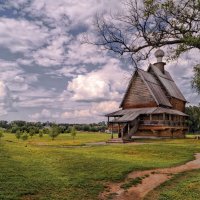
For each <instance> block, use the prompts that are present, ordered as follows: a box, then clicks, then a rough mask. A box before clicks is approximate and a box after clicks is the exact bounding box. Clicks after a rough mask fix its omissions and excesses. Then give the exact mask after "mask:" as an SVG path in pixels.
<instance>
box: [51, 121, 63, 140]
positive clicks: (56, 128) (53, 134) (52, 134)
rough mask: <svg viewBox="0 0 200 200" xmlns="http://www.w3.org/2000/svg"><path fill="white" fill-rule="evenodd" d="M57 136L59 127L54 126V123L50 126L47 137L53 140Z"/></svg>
mask: <svg viewBox="0 0 200 200" xmlns="http://www.w3.org/2000/svg"><path fill="white" fill-rule="evenodd" d="M59 134H60V130H59V126H58V125H56V124H55V123H54V124H52V126H51V130H50V132H49V136H50V137H51V139H52V140H54V139H55V138H56V137H57V136H58V135H59Z"/></svg>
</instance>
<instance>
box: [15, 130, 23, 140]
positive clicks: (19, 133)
mask: <svg viewBox="0 0 200 200" xmlns="http://www.w3.org/2000/svg"><path fill="white" fill-rule="evenodd" d="M21 135H22V134H21V132H20V131H19V130H18V131H17V132H16V133H15V137H16V138H17V139H18V140H19V139H20V137H21Z"/></svg>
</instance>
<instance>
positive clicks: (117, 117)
mask: <svg viewBox="0 0 200 200" xmlns="http://www.w3.org/2000/svg"><path fill="white" fill-rule="evenodd" d="M155 56H156V58H157V63H155V64H150V66H149V67H148V69H147V71H144V70H142V69H137V70H136V71H135V73H134V74H133V76H132V78H131V80H130V82H129V85H128V88H127V90H126V92H125V95H124V97H123V99H122V102H121V104H120V108H121V109H120V110H118V111H116V112H112V113H109V114H107V115H106V116H107V117H108V129H109V131H110V132H111V133H113V132H117V133H118V137H119V138H121V139H122V140H124V141H126V140H127V139H131V138H132V137H133V136H142V137H147V136H148V137H161V138H184V137H185V132H186V131H187V130H188V127H187V123H186V120H187V117H188V116H187V115H186V114H185V113H184V112H185V104H186V99H185V98H184V96H183V94H182V93H181V91H180V90H179V88H178V87H177V86H176V84H175V82H174V80H173V79H172V77H171V76H170V74H169V72H168V71H166V70H165V64H166V63H164V62H163V61H162V58H163V56H164V52H163V51H162V50H161V49H159V50H157V51H156V52H155ZM112 137H113V134H112Z"/></svg>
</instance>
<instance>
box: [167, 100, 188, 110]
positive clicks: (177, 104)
mask: <svg viewBox="0 0 200 200" xmlns="http://www.w3.org/2000/svg"><path fill="white" fill-rule="evenodd" d="M170 103H171V104H172V107H173V109H174V110H179V111H181V112H185V102H184V101H181V100H179V99H176V98H171V99H170Z"/></svg>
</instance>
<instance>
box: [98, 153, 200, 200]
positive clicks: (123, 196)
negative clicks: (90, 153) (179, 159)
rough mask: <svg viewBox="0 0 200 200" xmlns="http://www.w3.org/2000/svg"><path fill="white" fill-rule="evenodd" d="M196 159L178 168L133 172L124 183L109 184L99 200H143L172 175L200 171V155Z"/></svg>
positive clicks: (196, 155)
mask: <svg viewBox="0 0 200 200" xmlns="http://www.w3.org/2000/svg"><path fill="white" fill-rule="evenodd" d="M195 158H196V159H195V160H193V161H190V162H187V163H186V164H184V165H180V166H177V167H171V168H164V169H154V170H146V171H136V172H131V173H130V174H129V175H128V176H127V178H126V179H125V180H124V181H123V182H121V183H109V184H108V185H107V187H108V188H107V189H106V191H104V192H103V193H101V194H100V195H99V199H101V200H105V199H108V198H109V199H114V200H141V199H143V198H144V196H145V195H146V194H147V193H148V192H150V191H151V190H153V189H154V188H156V187H157V186H159V185H160V184H162V183H164V182H165V181H167V180H169V179H170V178H171V177H172V175H174V174H177V173H180V172H185V171H189V170H193V169H200V153H197V154H195ZM145 175H146V176H147V175H148V176H147V177H145V178H144V179H143V180H142V183H141V184H138V185H136V186H132V187H130V188H129V189H127V190H124V189H122V188H121V187H120V186H121V185H122V184H124V183H127V182H129V181H130V179H134V178H137V177H144V176H145ZM111 196H112V198H111Z"/></svg>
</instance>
